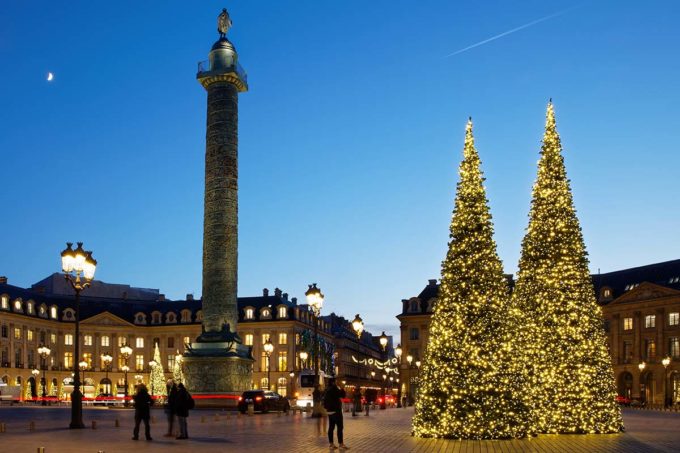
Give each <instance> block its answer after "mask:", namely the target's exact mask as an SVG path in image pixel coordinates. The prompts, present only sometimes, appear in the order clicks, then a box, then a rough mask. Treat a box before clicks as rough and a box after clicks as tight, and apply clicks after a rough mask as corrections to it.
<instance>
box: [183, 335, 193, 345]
mask: <svg viewBox="0 0 680 453" xmlns="http://www.w3.org/2000/svg"><path fill="white" fill-rule="evenodd" d="M189 343H191V338H189V337H184V344H185V345H186V344H189Z"/></svg>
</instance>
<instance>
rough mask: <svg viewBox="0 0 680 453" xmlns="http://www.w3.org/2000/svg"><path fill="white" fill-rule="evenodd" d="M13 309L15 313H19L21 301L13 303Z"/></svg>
mask: <svg viewBox="0 0 680 453" xmlns="http://www.w3.org/2000/svg"><path fill="white" fill-rule="evenodd" d="M14 309H15V310H16V311H21V301H20V300H19V299H17V300H15V301H14Z"/></svg>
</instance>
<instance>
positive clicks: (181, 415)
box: [174, 382, 195, 439]
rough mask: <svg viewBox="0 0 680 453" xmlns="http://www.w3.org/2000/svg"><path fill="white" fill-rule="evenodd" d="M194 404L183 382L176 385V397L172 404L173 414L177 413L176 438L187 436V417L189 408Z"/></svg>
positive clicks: (185, 437)
mask: <svg viewBox="0 0 680 453" xmlns="http://www.w3.org/2000/svg"><path fill="white" fill-rule="evenodd" d="M194 405H195V404H194V399H193V398H192V397H191V395H190V394H189V392H188V391H187V389H186V388H185V387H184V384H182V383H181V382H180V383H179V385H178V386H177V399H176V401H175V405H174V407H175V414H177V422H178V424H179V436H177V439H188V438H189V432H188V431H187V417H188V416H189V410H191V409H193V408H194Z"/></svg>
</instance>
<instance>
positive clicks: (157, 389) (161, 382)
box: [149, 343, 168, 396]
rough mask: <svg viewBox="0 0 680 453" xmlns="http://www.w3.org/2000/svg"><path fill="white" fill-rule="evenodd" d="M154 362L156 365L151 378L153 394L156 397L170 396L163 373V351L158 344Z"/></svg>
mask: <svg viewBox="0 0 680 453" xmlns="http://www.w3.org/2000/svg"><path fill="white" fill-rule="evenodd" d="M153 360H154V362H156V365H154V366H153V367H151V377H150V378H149V381H150V385H151V388H152V389H153V394H154V395H156V396H165V395H167V394H168V392H167V390H166V388H165V385H166V383H165V372H164V371H163V362H162V361H161V350H160V348H159V347H158V343H156V345H155V347H154V351H153Z"/></svg>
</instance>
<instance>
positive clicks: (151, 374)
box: [149, 360, 158, 396]
mask: <svg viewBox="0 0 680 453" xmlns="http://www.w3.org/2000/svg"><path fill="white" fill-rule="evenodd" d="M156 365H158V363H156V361H155V360H149V385H151V396H153V381H154V379H153V369H154V368H156Z"/></svg>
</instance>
